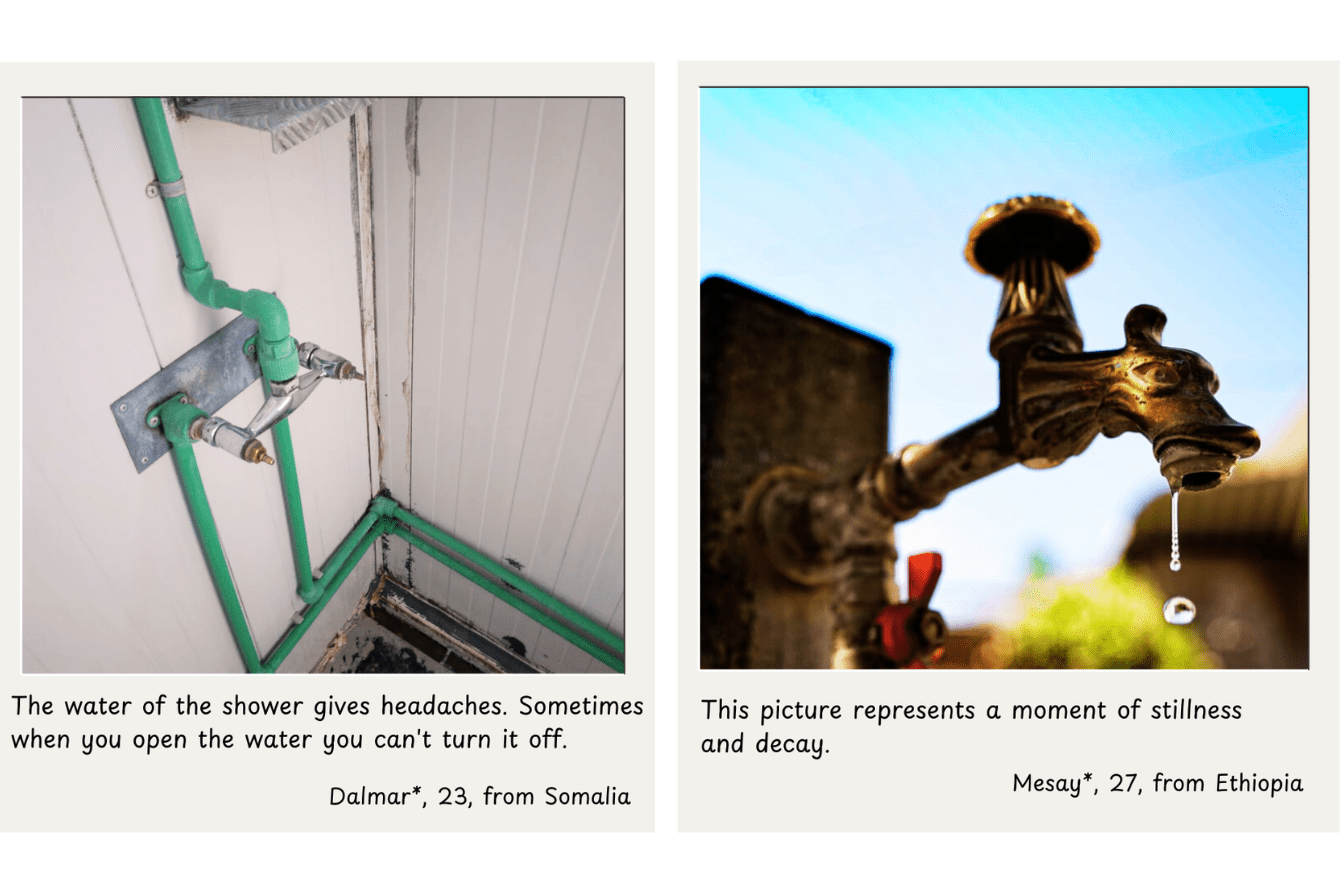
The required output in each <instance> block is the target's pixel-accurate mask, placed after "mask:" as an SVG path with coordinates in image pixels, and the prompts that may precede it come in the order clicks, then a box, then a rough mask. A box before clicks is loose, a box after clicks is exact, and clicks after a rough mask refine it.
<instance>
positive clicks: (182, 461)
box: [159, 400, 261, 673]
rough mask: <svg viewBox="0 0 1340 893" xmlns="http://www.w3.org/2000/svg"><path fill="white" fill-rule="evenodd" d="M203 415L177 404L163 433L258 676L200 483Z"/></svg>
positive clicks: (250, 668)
mask: <svg viewBox="0 0 1340 893" xmlns="http://www.w3.org/2000/svg"><path fill="white" fill-rule="evenodd" d="M204 415H205V413H204V412H203V411H201V410H200V409H199V408H197V407H195V406H192V405H191V404H189V403H178V402H177V401H176V400H173V401H172V402H171V403H169V404H167V405H166V406H164V407H163V408H162V410H161V411H160V413H159V417H160V418H161V420H162V424H163V431H164V433H165V434H166V435H167V439H168V442H169V443H171V444H172V458H173V459H175V460H176V463H177V473H178V474H179V475H180V477H181V488H182V490H183V492H185V494H186V506H187V508H188V509H190V512H191V517H192V518H193V519H194V520H195V528H196V532H197V533H198V534H199V537H200V547H201V548H202V549H203V550H204V552H205V562H206V563H207V564H208V565H209V571H210V575H211V576H212V577H213V578H214V585H215V587H216V588H217V589H218V591H219V601H221V602H222V603H223V612H224V614H226V615H227V617H228V625H229V626H230V627H232V630H233V638H234V639H236V640H237V647H238V650H240V651H241V652H242V662H243V663H245V664H246V667H247V672H248V673H258V672H260V671H261V662H260V658H259V656H257V654H256V643H255V642H254V641H253V640H252V638H251V631H250V630H249V629H248V628H247V618H246V615H245V614H243V613H242V601H241V600H240V599H239V598H238V597H237V589H236V588H235V587H234V586H233V576H232V574H231V573H230V572H229V570H228V560H227V559H226V558H225V557H224V555H223V544H222V543H220V542H219V529H218V527H217V526H216V525H215V523H214V513H213V512H212V511H211V510H210V508H209V499H208V497H206V496H205V484H204V482H203V481H202V480H201V479H200V466H198V465H197V464H196V461H195V451H194V447H193V446H192V441H191V435H190V434H189V433H188V429H189V428H190V425H191V422H193V421H195V420H196V419H198V418H201V417H202V416H204Z"/></svg>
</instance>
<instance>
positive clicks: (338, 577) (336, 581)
mask: <svg viewBox="0 0 1340 893" xmlns="http://www.w3.org/2000/svg"><path fill="white" fill-rule="evenodd" d="M364 522H369V523H364ZM389 525H390V522H389V521H385V520H382V519H379V518H377V517H376V516H375V515H373V514H372V513H368V514H367V515H365V516H364V517H363V521H360V522H359V524H358V526H357V527H355V528H354V529H353V530H351V531H349V535H348V536H346V537H345V538H344V542H343V543H341V544H340V548H339V549H337V550H336V552H335V555H334V556H332V560H331V562H330V563H331V565H332V566H333V565H334V558H335V557H338V556H340V555H341V554H343V555H344V556H345V560H344V562H343V563H342V564H341V565H339V566H338V568H337V569H335V570H334V571H333V572H331V573H329V574H326V575H323V576H322V577H321V580H320V581H319V582H318V588H319V589H320V590H321V596H320V598H318V599H317V600H316V602H315V603H314V604H312V605H309V606H308V607H307V610H306V611H305V612H304V613H303V616H302V622H300V623H299V624H298V625H297V626H294V627H293V628H291V629H290V630H289V631H288V633H287V634H286V635H285V636H284V638H283V639H281V640H280V642H279V644H278V645H277V646H275V649H274V651H273V652H272V653H271V654H270V656H269V657H268V658H266V660H265V665H264V671H265V672H267V673H274V672H276V671H277V670H278V669H279V665H280V664H282V663H283V662H284V659H285V658H286V657H288V656H289V653H290V652H291V651H293V649H294V647H296V646H297V644H298V642H300V641H301V640H302V637H303V636H304V635H305V634H306V632H307V630H308V629H309V628H310V627H311V625H312V624H313V623H314V622H316V618H317V617H318V616H320V614H321V612H322V611H323V610H325V607H326V605H328V604H330V600H331V598H333V597H334V595H335V593H336V592H337V591H339V588H340V586H341V584H343V583H344V581H345V579H347V578H348V576H349V574H351V573H353V570H354V568H355V567H357V566H358V562H359V561H361V560H362V558H363V556H364V555H365V554H366V553H367V551H368V549H370V548H372V544H373V543H374V542H376V541H377V537H379V536H381V535H382V534H383V533H385V532H387V531H386V530H385V529H384V528H385V527H387V526H389ZM359 531H362V536H361V537H357V538H355V537H356V535H357V534H358V533H359ZM354 543H356V544H357V545H353V544H354Z"/></svg>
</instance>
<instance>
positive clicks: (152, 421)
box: [149, 416, 158, 428]
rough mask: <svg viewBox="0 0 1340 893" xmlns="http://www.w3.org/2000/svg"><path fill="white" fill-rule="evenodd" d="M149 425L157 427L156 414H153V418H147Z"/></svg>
mask: <svg viewBox="0 0 1340 893" xmlns="http://www.w3.org/2000/svg"><path fill="white" fill-rule="evenodd" d="M149 427H150V428H157V427H158V416H154V417H153V418H151V419H149Z"/></svg>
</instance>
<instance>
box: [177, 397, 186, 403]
mask: <svg viewBox="0 0 1340 893" xmlns="http://www.w3.org/2000/svg"><path fill="white" fill-rule="evenodd" d="M177 402H178V403H185V402H186V398H185V397H178V398H177Z"/></svg>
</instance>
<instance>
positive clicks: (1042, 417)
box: [741, 196, 1260, 668]
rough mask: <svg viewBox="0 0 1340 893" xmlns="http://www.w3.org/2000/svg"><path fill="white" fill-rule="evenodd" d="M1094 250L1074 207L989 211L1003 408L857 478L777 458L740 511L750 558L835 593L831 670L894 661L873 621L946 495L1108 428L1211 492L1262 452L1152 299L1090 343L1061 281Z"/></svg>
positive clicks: (1087, 226)
mask: <svg viewBox="0 0 1340 893" xmlns="http://www.w3.org/2000/svg"><path fill="white" fill-rule="evenodd" d="M1099 245H1100V241H1099V237H1098V230H1097V229H1096V228H1095V227H1094V225H1093V224H1092V223H1090V222H1089V220H1088V219H1087V218H1086V217H1085V216H1084V215H1083V214H1082V213H1081V212H1080V210H1079V209H1078V208H1076V207H1075V206H1074V205H1072V204H1071V203H1070V202H1066V201H1059V200H1057V199H1053V198H1048V197H1046V196H1023V197H1018V198H1012V199H1010V200H1009V201H1006V202H1002V203H1000V204H997V205H992V206H991V207H990V208H987V210H986V211H985V212H984V213H983V214H982V215H981V217H980V218H979V219H978V220H977V222H976V224H975V225H974V226H973V227H972V230H971V231H970V232H969V235H968V244H967V248H966V250H965V254H966V257H967V260H968V263H969V264H970V265H972V267H973V268H974V269H976V270H978V271H979V272H982V273H986V274H989V275H991V276H994V277H996V278H997V279H999V280H1000V281H1001V282H1002V284H1003V288H1002V291H1001V299H1000V309H999V311H998V313H997V317H996V325H995V328H994V330H993V331H992V333H991V341H990V350H991V355H992V356H993V357H994V358H995V359H996V360H997V361H998V363H999V365H1000V405H999V406H998V407H997V408H996V410H995V411H994V412H992V413H990V414H989V415H987V416H984V417H983V418H980V419H978V420H977V421H975V422H972V423H970V424H968V425H965V426H964V427H962V428H960V429H958V430H957V431H954V432H952V433H950V434H947V435H946V436H944V437H942V438H940V439H939V440H937V441H935V442H934V443H930V444H925V445H922V444H910V445H908V446H906V447H904V448H903V449H902V450H901V451H899V452H898V453H896V454H893V455H889V456H884V457H882V458H879V459H876V460H874V461H873V462H871V463H870V464H868V465H867V466H866V467H865V468H864V469H863V470H862V471H861V472H860V473H859V474H857V475H856V477H855V478H847V479H844V480H825V479H823V478H822V477H821V476H819V475H816V474H815V473H814V472H812V471H809V470H806V469H802V468H797V467H789V466H783V467H778V468H774V469H772V470H770V471H768V472H767V473H765V474H764V475H762V476H761V477H760V478H759V479H758V480H757V481H755V482H754V484H753V485H752V486H751V488H750V490H749V492H748V494H747V495H746V497H745V502H744V507H743V510H742V512H741V521H742V522H743V524H744V530H745V535H746V541H747V544H748V550H749V555H750V558H751V567H752V568H753V571H754V572H755V573H767V574H769V575H780V576H781V577H782V578H784V579H785V580H786V581H789V583H790V584H791V585H794V586H800V587H816V586H823V587H826V588H829V589H831V591H832V593H833V611H834V628H833V629H834V631H833V654H832V666H833V667H835V668H862V667H887V666H889V665H890V664H889V662H888V660H887V659H886V658H885V657H884V656H883V654H882V653H881V651H880V650H879V648H878V647H877V645H876V644H875V641H874V633H873V631H874V629H875V627H874V618H875V616H876V615H877V614H878V613H879V611H880V610H881V609H882V608H883V606H884V605H885V604H886V603H887V602H888V601H889V598H888V587H889V586H890V585H891V583H890V581H891V579H892V570H893V561H894V559H895V558H896V557H897V553H896V552H895V551H894V548H893V525H894V524H895V523H897V522H899V521H906V520H907V519H909V518H911V517H913V516H915V515H916V514H918V513H919V512H921V511H922V510H924V509H928V508H933V507H935V506H937V505H939V504H940V503H941V502H942V501H943V500H944V498H945V496H947V495H948V494H949V493H950V492H951V491H953V490H956V489H958V488H959V487H962V486H964V485H966V484H970V483H972V482H973V481H976V480H978V479H980V478H983V477H985V476H987V475H989V474H992V473H994V472H996V471H1000V470H1001V469H1003V468H1008V467H1009V466H1011V465H1013V464H1015V463H1016V462H1020V463H1023V464H1024V465H1026V466H1028V467H1029V468H1052V467H1055V466H1057V465H1060V464H1061V463H1062V462H1064V461H1065V460H1066V459H1068V458H1070V457H1071V456H1076V455H1079V454H1080V453H1082V452H1083V451H1084V450H1085V448H1087V447H1088V445H1089V444H1090V443H1092V442H1093V440H1094V438H1095V437H1097V436H1098V435H1099V434H1100V433H1101V434H1103V435H1105V436H1107V437H1116V436H1117V435H1119V434H1123V433H1125V432H1127V431H1138V432H1139V433H1141V434H1143V435H1144V436H1145V437H1147V438H1148V439H1149V441H1150V443H1151V444H1153V448H1154V457H1155V459H1156V460H1157V461H1158V463H1159V469H1160V471H1161V473H1162V474H1163V476H1164V477H1165V478H1166V479H1167V481H1168V484H1169V486H1170V487H1171V488H1172V489H1174V490H1178V489H1181V490H1209V489H1211V488H1213V487H1217V486H1219V484H1221V483H1223V482H1224V481H1225V480H1227V479H1228V476H1229V475H1230V474H1231V473H1232V471H1233V466H1234V464H1235V463H1236V462H1237V460H1238V459H1240V458H1243V457H1245V456H1250V455H1252V454H1253V453H1255V452H1256V450H1257V449H1258V448H1259V447H1260V438H1259V437H1258V436H1257V434H1256V431H1254V430H1253V429H1252V428H1250V427H1248V426H1246V425H1242V424H1239V423H1238V422H1235V421H1233V419H1231V418H1229V416H1228V414H1227V413H1225V412H1224V409H1223V407H1222V406H1220V405H1219V402H1218V401H1217V400H1215V398H1214V396H1213V395H1214V393H1215V392H1216V391H1217V390H1218V388H1219V379H1218V377H1217V376H1216V375H1215V373H1214V369H1213V368H1212V367H1211V366H1210V364H1209V363H1208V362H1206V361H1205V359H1204V358H1203V357H1201V356H1200V355H1199V354H1196V353H1193V352H1191V351H1189V350H1183V349H1181V348H1171V347H1164V346H1163V344H1162V340H1161V339H1162V333H1163V326H1164V324H1165V322H1166V321H1167V317H1166V316H1165V315H1164V314H1163V311H1161V310H1159V309H1158V308H1157V307H1151V306H1149V305H1147V304H1141V305H1139V306H1137V307H1134V308H1132V309H1131V311H1130V312H1129V313H1128V314H1127V315H1126V322H1125V330H1126V332H1125V334H1126V346H1125V347H1123V348H1119V349H1116V350H1104V351H1091V352H1084V351H1083V349H1082V348H1083V338H1082V336H1081V334H1080V330H1079V326H1078V324H1077V323H1076V322H1075V313H1074V310H1073V308H1072V307H1071V305H1070V296H1069V293H1068V292H1067V290H1066V282H1065V280H1066V278H1067V277H1069V276H1072V275H1074V274H1075V273H1078V272H1079V271H1080V270H1082V269H1084V268H1085V267H1087V266H1088V265H1089V264H1090V263H1091V262H1092V261H1093V257H1094V254H1095V253H1096V252H1097V250H1098V247H1099ZM773 578H774V579H775V578H776V577H775V576H773ZM938 644H939V643H938V642H929V641H928V642H925V643H923V646H924V649H923V650H924V651H929V650H932V649H933V648H934V647H935V646H937V645H938Z"/></svg>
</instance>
